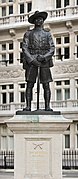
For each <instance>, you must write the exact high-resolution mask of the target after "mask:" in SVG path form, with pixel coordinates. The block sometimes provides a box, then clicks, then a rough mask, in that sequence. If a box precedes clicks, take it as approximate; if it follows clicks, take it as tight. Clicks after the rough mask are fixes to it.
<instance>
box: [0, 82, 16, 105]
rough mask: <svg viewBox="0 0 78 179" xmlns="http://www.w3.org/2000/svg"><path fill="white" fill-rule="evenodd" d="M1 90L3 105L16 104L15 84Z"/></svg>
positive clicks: (3, 86)
mask: <svg viewBox="0 0 78 179" xmlns="http://www.w3.org/2000/svg"><path fill="white" fill-rule="evenodd" d="M0 89H1V90H0V95H1V96H0V98H1V103H2V104H6V103H11V102H14V85H13V84H8V85H2V86H1V87H0Z"/></svg>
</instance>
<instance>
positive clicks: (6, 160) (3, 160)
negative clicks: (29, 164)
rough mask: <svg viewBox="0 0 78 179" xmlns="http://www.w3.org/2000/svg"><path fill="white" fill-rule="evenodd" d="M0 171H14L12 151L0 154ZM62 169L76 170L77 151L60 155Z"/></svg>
mask: <svg viewBox="0 0 78 179" xmlns="http://www.w3.org/2000/svg"><path fill="white" fill-rule="evenodd" d="M0 169H14V151H1V152H0ZM62 169H65V170H71V169H78V151H77V150H64V151H63V153H62Z"/></svg>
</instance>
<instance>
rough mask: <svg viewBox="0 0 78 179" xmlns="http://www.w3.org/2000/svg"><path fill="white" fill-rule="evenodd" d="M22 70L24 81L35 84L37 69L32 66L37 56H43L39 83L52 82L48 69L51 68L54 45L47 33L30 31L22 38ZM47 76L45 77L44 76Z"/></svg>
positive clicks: (44, 31)
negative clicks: (24, 71)
mask: <svg viewBox="0 0 78 179" xmlns="http://www.w3.org/2000/svg"><path fill="white" fill-rule="evenodd" d="M22 48H23V52H24V53H23V54H24V58H23V68H24V69H25V70H26V81H32V82H34V83H35V82H36V77H37V71H38V68H37V67H36V66H34V65H33V64H32V62H33V60H34V59H35V60H37V58H38V57H39V55H42V56H44V58H45V62H41V65H40V68H41V70H40V81H41V83H46V82H50V81H52V77H51V72H50V69H49V68H50V67H52V66H53V62H52V56H53V53H54V43H53V40H52V37H51V34H50V32H49V31H47V30H45V29H42V30H38V31H37V30H36V29H33V30H30V31H27V32H26V33H25V35H24V38H23V46H22ZM46 74H47V75H46Z"/></svg>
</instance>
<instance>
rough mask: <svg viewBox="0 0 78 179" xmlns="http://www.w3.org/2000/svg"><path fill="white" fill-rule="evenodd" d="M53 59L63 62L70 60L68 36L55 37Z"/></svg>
mask: <svg viewBox="0 0 78 179" xmlns="http://www.w3.org/2000/svg"><path fill="white" fill-rule="evenodd" d="M55 42H56V48H55V59H56V60H64V59H69V58H70V36H69V35H68V34H67V35H66V36H63V35H61V36H60V34H59V37H55Z"/></svg>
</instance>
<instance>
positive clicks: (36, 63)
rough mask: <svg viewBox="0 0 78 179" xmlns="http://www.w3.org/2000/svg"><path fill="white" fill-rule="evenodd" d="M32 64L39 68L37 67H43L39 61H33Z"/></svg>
mask: <svg viewBox="0 0 78 179" xmlns="http://www.w3.org/2000/svg"><path fill="white" fill-rule="evenodd" d="M32 64H33V65H35V66H37V67H39V66H40V65H41V63H40V62H38V61H37V60H33V61H32Z"/></svg>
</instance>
